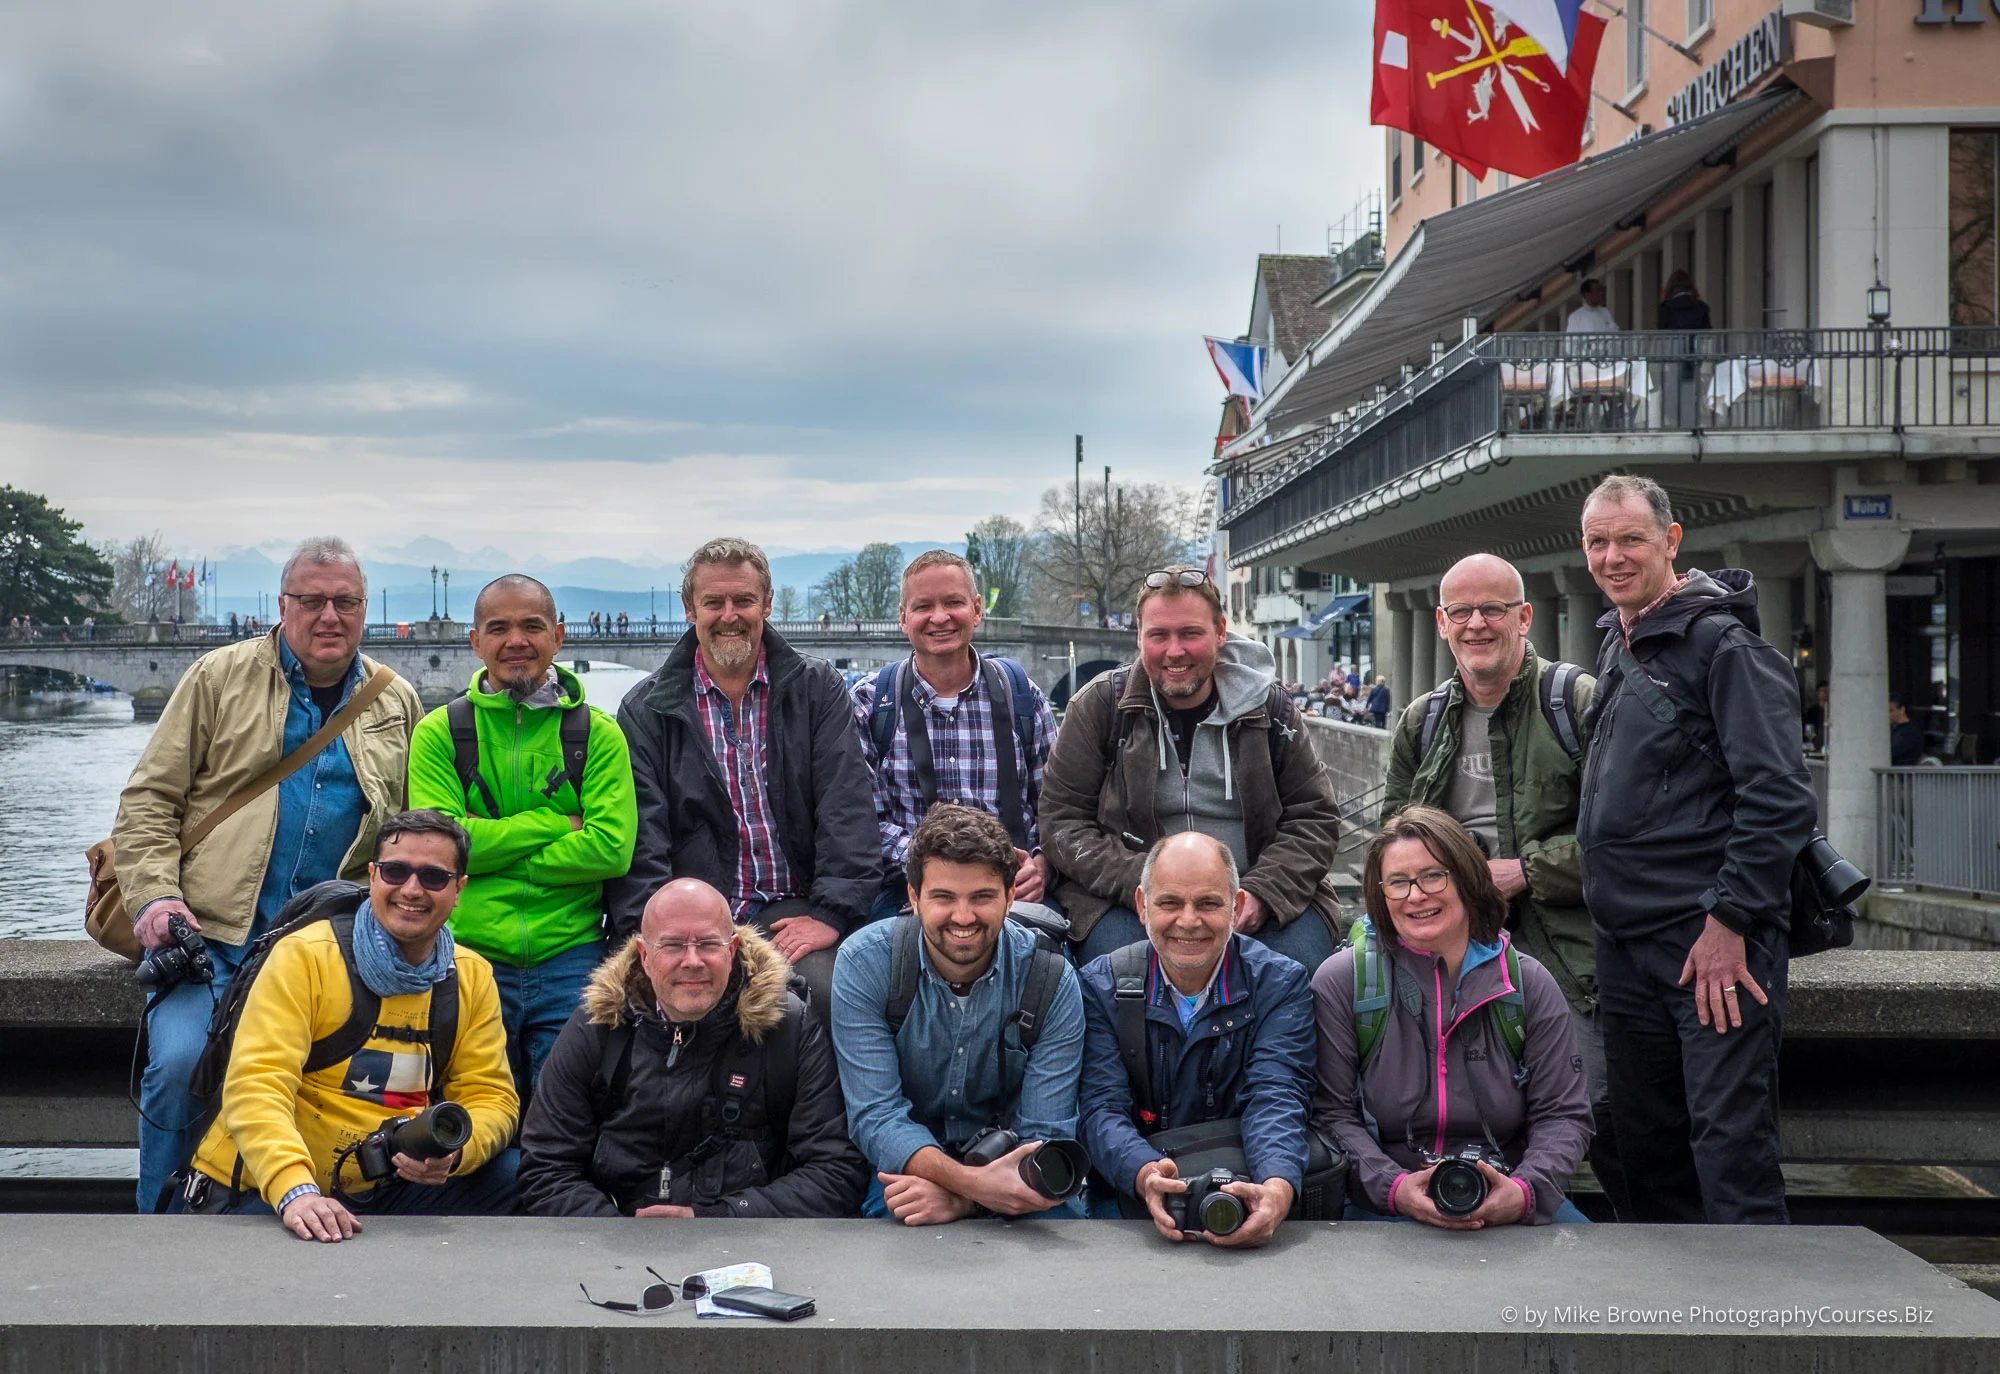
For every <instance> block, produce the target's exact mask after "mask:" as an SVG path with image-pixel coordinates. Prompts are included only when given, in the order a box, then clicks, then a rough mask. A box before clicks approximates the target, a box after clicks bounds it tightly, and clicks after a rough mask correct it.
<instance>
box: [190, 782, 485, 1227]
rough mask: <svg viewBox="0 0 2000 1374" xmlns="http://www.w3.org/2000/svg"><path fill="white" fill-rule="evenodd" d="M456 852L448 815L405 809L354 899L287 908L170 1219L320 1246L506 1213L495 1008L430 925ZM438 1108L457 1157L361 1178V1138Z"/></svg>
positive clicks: (460, 952) (454, 877) (240, 1020)
mask: <svg viewBox="0 0 2000 1374" xmlns="http://www.w3.org/2000/svg"><path fill="white" fill-rule="evenodd" d="M467 848H468V846H467V842H466V837H465V831H464V830H463V829H462V828H460V826H459V824H458V822H456V821H454V820H452V819H451V818H450V817H449V816H446V815H443V814H441V813H439V812H436V811H421V810H420V811H405V812H403V813H401V814H399V815H396V816H392V817H391V818H389V820H387V821H386V822H384V823H383V825H382V828H381V832H380V835H379V837H378V838H377V840H376V841H375V844H374V850H375V860H374V862H373V863H371V864H369V866H368V890H367V893H366V895H365V896H364V895H363V894H362V893H361V892H359V891H358V890H355V889H351V888H350V889H348V890H347V892H346V893H345V894H341V893H340V892H339V888H340V887H341V886H343V885H340V884H335V885H333V887H334V889H335V890H334V892H331V893H328V892H326V890H324V889H322V891H321V892H319V893H315V894H313V895H312V896H309V897H308V898H307V899H306V901H305V902H304V903H300V904H298V906H297V907H294V908H293V909H292V910H289V911H287V913H286V917H285V919H286V924H287V927H288V930H289V933H288V934H286V935H285V936H283V937H282V938H281V939H279V940H278V941H277V943H275V944H273V945H272V946H271V948H270V952H269V953H268V954H266V955H265V956H264V959H263V962H262V963H261V964H260V965H258V966H257V969H256V972H255V975H254V979H255V981H253V982H252V983H251V984H250V988H249V992H248V994H247V995H246V996H245V997H244V999H243V1005H242V1010H241V1011H240V1013H239V1014H238V1016H237V1020H236V1036H235V1040H234V1042H233V1043H232V1045H231V1047H230V1053H229V1067H228V1070H227V1072H226V1073H225V1075H224V1077H223V1081H222V1102H221V1110H220V1112H219V1113H218V1114H217V1115H216V1117H215V1120H214V1122H213V1124H212V1125H210V1127H209V1129H208V1133H207V1134H206V1135H205V1136H203V1138H202V1142H201V1147H200V1149H198V1150H197V1151H196V1153H195V1157H194V1163H193V1167H192V1169H191V1170H190V1172H189V1176H188V1180H187V1187H186V1189H185V1190H184V1191H183V1193H182V1195H181V1198H180V1207H179V1209H178V1210H181V1211H185V1212H192V1213H198V1214H205V1215H221V1214H234V1215H239V1216H240V1215H251V1214H256V1215H263V1216H270V1215H273V1214H275V1215H276V1216H277V1218H278V1220H279V1221H280V1222H281V1223H282V1224H283V1225H284V1227H285V1229H286V1230H288V1231H290V1232H291V1233H292V1234H293V1235H295V1236H297V1237H298V1238H299V1239H300V1240H316V1241H323V1242H339V1241H342V1240H346V1239H348V1238H349V1237H350V1236H353V1235H354V1234H355V1233H357V1232H359V1231H360V1230H361V1222H360V1221H359V1220H357V1217H361V1216H504V1215H506V1214H508V1213H510V1212H512V1211H513V1210H514V1204H515V1194H514V1178H515V1170H516V1159H515V1152H514V1150H513V1149H512V1148H510V1147H509V1145H508V1141H509V1139H510V1138H511V1137H512V1136H513V1134H514V1126H515V1123H516V1121H517V1120H518V1119H519V1115H520V1100H519V1099H518V1098H517V1097H516V1096H515V1095H514V1079H513V1075H512V1074H511V1073H509V1072H508V1069H507V1045H506V1032H505V1031H504V1030H503V1029H502V1028H501V1025H500V996H499V994H498V993H497V992H496V991H495V990H494V987H493V970H492V967H491V966H490V965H489V964H487V962H486V961H485V960H484V959H482V958H480V957H479V956H478V955H477V954H475V953H473V952H472V951H471V950H469V949H464V948H461V947H459V946H458V945H457V944H456V943H455V942H454V941H453V940H452V937H451V932H450V931H448V930H446V929H445V922H446V920H448V919H449V918H450V916H451V912H452V907H453V906H454V905H455V904H456V903H457V901H458V896H459V893H460V892H462V891H463V890H464V888H465V867H466V853H467ZM301 908H303V909H301ZM309 917H322V919H309ZM369 999H372V1003H371V1002H370V1001H369ZM357 1003H358V1004H359V1005H358V1006H357ZM350 1037H351V1038H350ZM447 1103H448V1104H452V1105H454V1106H455V1107H457V1108H458V1109H459V1110H460V1111H461V1112H462V1113H463V1116H462V1119H461V1124H462V1126H463V1134H462V1136H459V1137H458V1138H459V1140H460V1142H461V1143H459V1144H457V1145H456V1147H455V1148H452V1149H444V1148H443V1145H444V1143H449V1141H448V1140H447V1141H446V1142H442V1143H439V1144H436V1145H434V1147H433V1150H442V1153H434V1152H433V1150H424V1149H421V1148H419V1149H416V1150H414V1151H408V1150H395V1151H394V1153H392V1154H389V1155H388V1157H387V1158H386V1159H385V1160H383V1161H381V1164H382V1166H383V1170H384V1172H383V1173H382V1175H381V1176H379V1177H371V1176H370V1175H371V1174H372V1173H373V1172H374V1168H373V1165H374V1161H373V1159H372V1155H371V1153H370V1147H369V1146H368V1144H367V1143H366V1142H367V1141H368V1139H369V1138H370V1137H371V1136H373V1135H374V1134H375V1133H376V1132H378V1131H380V1130H381V1129H382V1128H383V1127H384V1125H385V1123H389V1122H398V1121H401V1120H403V1119H407V1118H418V1119H425V1117H424V1114H426V1113H429V1112H431V1110H432V1109H433V1108H437V1107H439V1106H440V1104H447ZM431 1119H435V1118H431ZM440 1124H441V1123H440ZM438 1129H439V1127H435V1126H434V1127H433V1132H434V1133H433V1140H434V1141H435V1140H436V1132H437V1130H438ZM444 1129H446V1130H448V1128H444ZM452 1134H456V1133H452ZM382 1148H383V1149H384V1150H385V1151H386V1150H387V1149H388V1148H389V1143H384V1144H383V1146H382Z"/></svg>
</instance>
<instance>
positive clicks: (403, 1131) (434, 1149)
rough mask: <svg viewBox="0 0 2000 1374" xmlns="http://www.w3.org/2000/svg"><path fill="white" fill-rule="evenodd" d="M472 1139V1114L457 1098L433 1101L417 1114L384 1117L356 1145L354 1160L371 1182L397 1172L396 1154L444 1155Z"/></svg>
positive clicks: (434, 1157) (435, 1156)
mask: <svg viewBox="0 0 2000 1374" xmlns="http://www.w3.org/2000/svg"><path fill="white" fill-rule="evenodd" d="M470 1139H472V1116H471V1114H470V1113H468V1112H467V1111H466V1110H465V1108H463V1107H461V1106H459V1105H458V1104H457V1103H456V1102H433V1103H432V1104H431V1105H430V1106H428V1107H426V1108H424V1109H423V1110H422V1111H421V1112H418V1113H417V1114H416V1115H415V1116H394V1117H390V1118H389V1119H388V1120H387V1121H384V1122H383V1123H382V1124H381V1125H380V1126H378V1127H376V1128H375V1130H374V1131H372V1132H370V1133H369V1134H368V1135H366V1136H363V1137H362V1138H361V1140H360V1141H359V1142H358V1143H357V1144H356V1145H355V1147H354V1162H355V1164H356V1165H357V1166H358V1167H359V1168H360V1170H361V1176H362V1177H363V1178H365V1179H367V1180H368V1181H369V1182H370V1183H376V1182H380V1181H381V1180H382V1179H385V1178H387V1177H388V1176H389V1175H390V1174H393V1173H395V1172H396V1156H397V1155H408V1156H409V1157H410V1158H411V1159H419V1160H421V1159H442V1158H444V1157H445V1156H446V1155H448V1154H450V1153H451V1152H452V1151H453V1150H462V1149H464V1148H465V1142H466V1141H468V1140H470Z"/></svg>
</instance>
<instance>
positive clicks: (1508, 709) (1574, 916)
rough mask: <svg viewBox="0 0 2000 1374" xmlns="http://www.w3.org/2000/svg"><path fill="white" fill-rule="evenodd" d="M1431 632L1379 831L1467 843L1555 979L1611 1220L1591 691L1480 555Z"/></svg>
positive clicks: (1617, 1192) (1615, 1180) (1461, 569)
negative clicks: (1416, 832)
mask: <svg viewBox="0 0 2000 1374" xmlns="http://www.w3.org/2000/svg"><path fill="white" fill-rule="evenodd" d="M1438 591H1439V595H1438V600H1439V602H1440V604H1439V606H1438V609H1437V612H1436V614H1437V628H1438V633H1439V635H1440V636H1442V637H1443V639H1444V641H1445V643H1446V644H1448V645H1449V646H1450V648H1451V654H1452V659H1453V662H1454V664H1455V668H1454V671H1453V672H1452V675H1451V676H1450V677H1449V678H1447V679H1445V681H1444V682H1443V683H1442V684H1441V685H1440V686H1439V687H1438V688H1437V690H1436V691H1434V692H1429V693H1426V694H1425V695H1423V696H1420V697H1418V698H1417V699H1416V700H1415V701H1412V702H1411V703H1410V704H1409V705H1408V706H1407V707H1405V708H1404V710H1403V714H1402V717H1401V719H1400V721H1399V722H1398V724H1397V727H1396V737H1395V741H1394V743H1393V744H1392V746H1391V752H1390V759H1389V779H1388V784H1387V786H1386V788H1385V789H1384V792H1383V796H1382V818H1383V819H1384V820H1387V819H1388V818H1389V817H1391V816H1393V815H1395V814H1396V813H1397V812H1399V811H1401V810H1403V809H1404V808H1405V807H1409V806H1435V807H1437V808H1439V809H1440V810H1443V811H1446V812H1449V813H1450V814H1451V816H1452V817H1453V818H1454V819H1455V820H1457V821H1458V822H1459V824H1461V825H1463V826H1464V827H1465V828H1466V829H1467V830H1468V831H1470V832H1471V834H1472V836H1473V838H1474V839H1476V840H1477V841H1478V842H1479V844H1480V846H1481V848H1482V849H1483V850H1484V851H1485V853H1486V858H1487V866H1488V867H1489V868H1490V869H1491V870H1492V872H1493V882H1494V885H1495V886H1497V887H1498V888H1499V889H1500V895H1501V896H1503V897H1505V898H1507V902H1508V913H1507V925H1508V928H1509V929H1510V930H1512V931H1513V933H1514V939H1515V941H1516V942H1517V943H1518V944H1519V945H1520V947H1521V948H1522V949H1524V950H1526V951H1527V952H1528V953H1530V954H1532V955H1534V956H1535V958H1536V959H1537V960H1538V961H1540V963H1541V964H1542V966H1543V967H1544V968H1546V969H1548V971H1549V972H1550V974H1552V975H1553V976H1554V977H1555V980H1556V985H1557V986H1558V987H1560V988H1561V989H1562V992H1563V997H1564V999H1565V1000H1566V1001H1567V1002H1568V1003H1569V1007H1570V1015H1571V1019H1572V1020H1573V1021H1575V1023H1576V1036H1577V1045H1578V1048H1579V1049H1580V1050H1581V1051H1582V1054H1583V1062H1584V1070H1585V1074H1586V1076H1587V1078H1588V1079H1589V1083H1590V1100H1591V1107H1592V1111H1593V1112H1594V1113H1595V1115H1596V1117H1597V1134H1596V1135H1595V1136H1594V1137H1593V1139H1592V1142H1591V1148H1590V1164H1591V1169H1592V1171H1593V1172H1594V1173H1595V1174H1596V1175H1597V1179H1598V1182H1599V1183H1601V1184H1602V1185H1603V1186H1604V1190H1605V1194H1606V1196H1607V1197H1608V1198H1609V1199H1610V1201H1611V1205H1612V1209H1613V1211H1614V1212H1616V1213H1617V1214H1618V1215H1619V1216H1620V1217H1621V1218H1623V1217H1625V1216H1626V1215H1627V1212H1628V1204H1627V1200H1626V1195H1625V1186H1624V1174H1623V1171H1622V1170H1621V1169H1620V1168H1619V1166H1618V1156H1617V1150H1616V1147H1615V1143H1614V1140H1613V1135H1612V1131H1611V1127H1610V1120H1611V1118H1610V1111H1609V1108H1608V1105H1607V1102H1606V1096H1605V1092H1606V1090H1605V1081H1606V1080H1605V1069H1604V1041H1603V1037H1602V1036H1601V1034H1600V1033H1599V1030H1598V1024H1597V962H1596V937H1595V935H1594V934H1593V932H1592V930H1591V926H1590V912H1589V911H1588V910H1587V909H1586V908H1585V906H1584V904H1583V859H1582V851H1581V850H1580V849H1579V848H1578V846H1577V842H1576V810H1577V797H1578V788H1579V785H1580V782H1581V778H1582V772H1583V766H1582V762H1581V760H1582V758H1583V753H1584V750H1585V749H1586V748H1587V747H1588V745H1589V743H1590V733H1589V731H1588V730H1587V729H1586V728H1585V725H1584V712H1585V710H1586V709H1588V707H1589V706H1590V702H1591V696H1592V693H1593V691H1594V689H1595V686H1596V680H1595V679H1594V678H1592V677H1591V676H1590V675H1589V674H1587V673H1585V672H1583V671H1582V670H1581V669H1580V668H1578V667H1576V666H1575V665H1574V664H1565V663H1556V662H1551V661H1549V660H1547V659H1544V658H1542V657H1541V656H1540V655H1538V654H1537V653H1536V652H1535V651H1534V648H1533V647H1532V646H1531V645H1530V644H1529V643H1528V627H1529V626H1530V625H1531V624H1533V622H1534V613H1535V608H1534V607H1533V606H1531V605H1529V604H1528V601H1527V597H1526V594H1525V592H1524V590H1523V588H1522V583H1521V574H1520V572H1519V571H1518V570H1517V569H1516V568H1515V567H1514V565H1513V564H1511V563H1509V562H1507V561H1506V560H1505V559H1502V558H1496V557H1494V556H1493V555H1492V554H1485V553H1479V554H1473V555H1472V556H1470V557H1468V558H1464V559H1461V560H1460V561H1459V562H1458V563H1456V564H1454V565H1453V566H1452V568H1451V570H1450V571H1449V572H1447V573H1446V574H1445V575H1444V581H1443V582H1442V583H1440V584H1439V589H1438Z"/></svg>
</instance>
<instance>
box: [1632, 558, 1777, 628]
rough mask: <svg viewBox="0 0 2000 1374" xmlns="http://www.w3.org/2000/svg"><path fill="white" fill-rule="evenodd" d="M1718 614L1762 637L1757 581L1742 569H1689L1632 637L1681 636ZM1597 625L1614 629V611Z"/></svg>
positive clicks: (1639, 625) (1643, 620)
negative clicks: (1684, 580) (1683, 580)
mask: <svg viewBox="0 0 2000 1374" xmlns="http://www.w3.org/2000/svg"><path fill="white" fill-rule="evenodd" d="M1718 611H1723V612H1727V613H1728V614H1730V615H1733V616H1735V617H1736V618H1737V619H1738V620H1740V621H1742V622H1743V628H1744V629H1746V630H1748V631H1749V632H1750V633H1751V634H1753V635H1754V634H1761V633H1762V632H1763V631H1762V626H1761V624H1760V622H1759V621H1758V619H1757V579H1756V578H1754V577H1752V576H1751V575H1750V574H1749V573H1748V572H1746V571H1745V570H1744V569H1742V568H1717V569H1716V570H1715V571H1714V572H1712V573H1708V572H1703V571H1702V570H1701V569H1700V568H1690V569H1688V575H1687V583H1686V585H1685V586H1683V587H1682V588H1681V589H1680V590H1679V591H1677V592H1675V593H1674V594H1673V595H1672V596H1670V597H1668V598H1667V601H1666V604H1665V605H1663V606H1661V607H1660V608H1659V609H1657V610H1655V611H1653V612H1652V613H1651V614H1649V615H1647V616H1646V617H1645V618H1644V619H1642V620H1641V621H1640V622H1639V623H1638V624H1637V625H1634V626H1633V627H1632V638H1634V639H1649V638H1651V637H1652V636H1654V635H1665V634H1671V635H1684V634H1686V633H1687V629H1688V626H1690V625H1692V624H1694V622H1695V621H1697V620H1699V619H1701V618H1702V617H1703V616H1705V615H1714V614H1716V613H1717V612H1718ZM1597 624H1598V628H1600V629H1605V630H1609V629H1612V628H1614V627H1615V626H1616V625H1617V624H1618V610H1617V608H1616V607H1613V608H1612V609H1611V610H1609V611H1606V612H1605V613H1604V614H1603V615H1602V616H1601V617H1599V618H1598V621H1597Z"/></svg>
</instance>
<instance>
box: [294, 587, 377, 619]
mask: <svg viewBox="0 0 2000 1374" xmlns="http://www.w3.org/2000/svg"><path fill="white" fill-rule="evenodd" d="M279 595H281V596H289V597H290V598H291V599H292V601H293V603H294V604H296V605H297V606H298V608H299V609H300V610H302V611H304V612H305V613H306V614H307V615H318V614H319V613H320V612H321V611H323V610H325V609H326V603H327V602H329V601H331V602H332V603H333V609H334V610H336V611H338V612H340V614H342V615H360V614H361V612H362V610H363V609H364V608H366V606H367V605H368V598H367V597H365V596H321V595H320V594H319V593H318V592H281V593H279Z"/></svg>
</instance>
